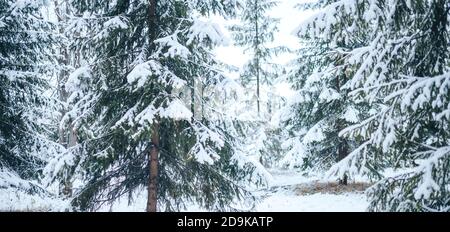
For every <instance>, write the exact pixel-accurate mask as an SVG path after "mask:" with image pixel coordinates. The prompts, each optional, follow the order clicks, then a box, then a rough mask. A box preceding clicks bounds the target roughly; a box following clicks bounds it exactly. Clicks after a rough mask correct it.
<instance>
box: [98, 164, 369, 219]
mask: <svg viewBox="0 0 450 232" xmlns="http://www.w3.org/2000/svg"><path fill="white" fill-rule="evenodd" d="M270 173H271V174H272V177H273V179H272V181H271V183H270V184H269V186H268V187H267V188H265V189H260V190H257V191H255V192H254V193H255V195H256V196H257V197H258V199H259V200H258V201H257V202H256V204H255V205H254V207H252V209H251V210H250V211H257V212H358V211H365V210H366V209H367V206H368V202H367V199H366V196H365V194H364V190H365V189H366V188H367V187H368V186H369V185H368V184H367V183H364V182H356V183H352V182H350V183H349V185H348V186H342V185H338V184H337V183H335V182H325V181H321V180H320V179H319V178H317V177H305V176H303V175H301V174H300V173H298V172H295V171H281V170H270ZM237 205H239V203H238V204H237ZM145 206H146V195H145V194H142V195H141V196H138V197H137V198H136V199H135V201H134V202H133V203H132V204H131V205H128V203H127V200H123V201H120V202H117V203H116V204H114V205H113V206H112V207H111V206H108V207H104V208H102V209H100V211H119V212H124V211H144V210H145ZM237 208H240V207H237ZM184 211H204V210H202V209H201V208H198V207H197V206H195V205H191V206H188V207H187V209H186V210H184Z"/></svg>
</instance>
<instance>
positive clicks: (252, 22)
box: [232, 0, 286, 115]
mask: <svg viewBox="0 0 450 232" xmlns="http://www.w3.org/2000/svg"><path fill="white" fill-rule="evenodd" d="M276 5H277V3H276V2H275V1H272V0H246V1H245V5H244V6H243V10H242V12H241V15H240V19H241V22H240V24H239V25H235V26H233V27H232V30H233V31H234V39H235V43H236V45H238V46H241V47H244V48H245V50H244V51H245V52H248V53H250V54H251V59H250V61H249V63H248V64H246V65H245V66H244V70H243V71H242V74H241V81H242V83H243V84H244V86H246V87H250V88H255V89H256V107H257V112H258V115H260V113H261V100H262V96H261V90H262V86H264V85H265V86H267V87H268V88H269V89H270V88H271V87H272V85H273V80H274V78H275V77H276V74H277V69H279V67H278V66H277V65H275V64H274V63H273V62H272V60H271V59H272V58H273V55H276V54H278V53H279V52H282V51H286V48H284V47H270V43H271V42H273V41H274V34H275V32H276V31H277V30H278V29H277V24H278V22H279V20H278V19H274V18H272V17H270V16H269V15H268V11H269V10H270V9H272V8H273V7H275V6H276ZM253 96H254V95H253ZM269 101H270V99H267V105H268V107H267V110H266V111H264V112H266V113H269V114H270V113H271V112H270V111H271V106H270V102H269Z"/></svg>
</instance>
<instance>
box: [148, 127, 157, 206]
mask: <svg viewBox="0 0 450 232" xmlns="http://www.w3.org/2000/svg"><path fill="white" fill-rule="evenodd" d="M158 154H159V123H156V122H155V123H154V124H153V131H152V147H151V149H150V156H149V162H148V166H149V168H150V177H149V182H148V200H147V212H156V205H157V201H158V191H157V186H158Z"/></svg>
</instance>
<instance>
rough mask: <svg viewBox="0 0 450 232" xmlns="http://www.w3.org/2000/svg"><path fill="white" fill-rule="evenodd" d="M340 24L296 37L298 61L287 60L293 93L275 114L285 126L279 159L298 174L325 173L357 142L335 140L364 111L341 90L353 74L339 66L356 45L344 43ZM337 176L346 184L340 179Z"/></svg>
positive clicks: (306, 26)
mask: <svg viewBox="0 0 450 232" xmlns="http://www.w3.org/2000/svg"><path fill="white" fill-rule="evenodd" d="M325 2H328V1H325ZM307 5H308V4H307ZM315 7H317V6H315ZM324 12H325V11H324ZM315 20H321V18H320V15H319V16H318V17H317V19H316V18H314V20H312V21H313V22H316V21H315ZM342 21H343V22H342V23H336V25H335V27H334V28H332V32H327V31H325V30H320V31H317V33H316V34H309V33H304V34H299V37H300V39H301V42H302V47H301V48H300V49H298V51H297V54H299V57H298V58H296V59H295V60H293V61H292V63H291V65H290V66H291V67H292V68H291V70H290V71H289V73H288V74H287V77H285V79H287V80H288V81H289V82H290V83H291V87H292V89H294V90H295V91H296V93H295V95H294V96H293V98H292V99H291V100H290V101H289V102H288V104H287V105H286V106H285V107H284V108H283V109H282V110H281V113H280V114H281V115H280V119H281V122H282V125H284V126H285V127H287V128H289V139H288V140H287V141H286V142H285V143H284V144H283V146H284V147H285V148H286V151H287V153H286V157H284V158H283V159H282V160H281V162H282V163H284V164H287V163H289V160H294V162H293V163H294V166H297V167H301V168H302V169H303V170H308V169H312V170H326V169H328V168H330V167H331V165H333V164H335V163H336V162H338V161H340V160H342V159H344V158H345V157H346V156H347V155H348V154H349V152H351V151H352V150H353V149H355V146H357V145H358V144H359V141H358V140H357V139H356V138H353V139H348V138H344V137H341V136H339V132H340V131H341V130H342V129H344V128H346V127H347V126H349V125H351V124H352V123H356V122H359V120H360V118H361V117H362V116H363V115H364V113H365V112H366V111H367V110H368V109H369V108H368V106H367V104H365V102H358V101H354V100H353V99H351V98H349V97H348V95H349V92H350V91H349V90H348V89H346V88H345V85H346V84H347V83H348V82H349V81H350V79H351V75H352V72H353V69H352V67H351V66H350V65H347V64H345V62H344V60H345V56H346V52H347V51H349V50H353V49H355V48H357V47H358V46H359V43H358V42H357V41H354V40H347V39H346V37H345V35H343V32H341V30H343V28H346V27H347V25H346V23H347V22H346V19H345V18H344V19H342ZM312 25H313V24H312V23H311V25H309V24H307V25H305V26H304V27H305V29H304V30H305V31H307V32H309V31H310V30H313V29H314V27H313V26H312ZM314 25H315V24H314ZM302 29H303V27H300V28H299V30H302ZM330 30H331V29H330ZM321 33H323V34H321ZM327 33H333V34H332V36H329V35H328V34H327ZM289 165H290V166H292V164H289ZM340 178H341V181H342V183H343V184H346V182H347V177H346V175H345V174H342V175H341V176H340Z"/></svg>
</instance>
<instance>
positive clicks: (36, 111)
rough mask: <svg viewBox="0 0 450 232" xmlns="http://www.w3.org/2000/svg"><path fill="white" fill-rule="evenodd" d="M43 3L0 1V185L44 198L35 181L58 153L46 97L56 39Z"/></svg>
mask: <svg viewBox="0 0 450 232" xmlns="http://www.w3.org/2000/svg"><path fill="white" fill-rule="evenodd" d="M43 4H44V2H43V1H26V2H20V1H12V0H6V1H1V2H0V173H1V174H0V179H2V181H1V182H2V184H6V186H0V187H2V188H3V187H7V188H8V187H13V188H17V190H18V191H25V192H27V193H32V194H35V193H38V194H48V192H47V191H46V190H45V189H44V188H43V187H42V186H41V185H40V184H39V178H40V177H41V174H42V168H43V166H44V165H45V164H46V162H47V160H48V159H49V158H50V157H51V156H52V155H53V154H55V153H57V152H59V149H60V148H59V146H58V145H57V144H56V143H54V142H53V141H52V137H51V136H52V135H53V133H51V131H50V130H51V128H50V126H51V120H52V116H53V115H54V114H53V113H52V110H53V108H52V107H53V106H54V101H53V100H52V99H51V97H50V96H47V94H46V93H47V92H46V91H47V89H48V88H49V85H48V78H49V77H50V76H52V74H53V72H54V68H55V67H54V64H56V62H55V57H54V56H53V55H52V54H53V49H54V46H53V45H54V42H55V41H56V37H55V36H53V34H54V25H53V24H52V23H50V22H48V21H47V20H46V19H44V17H43V15H42V14H41V9H42V7H43V6H44V5H43ZM3 178H4V179H3ZM11 180H20V181H12V182H10V181H11Z"/></svg>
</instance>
